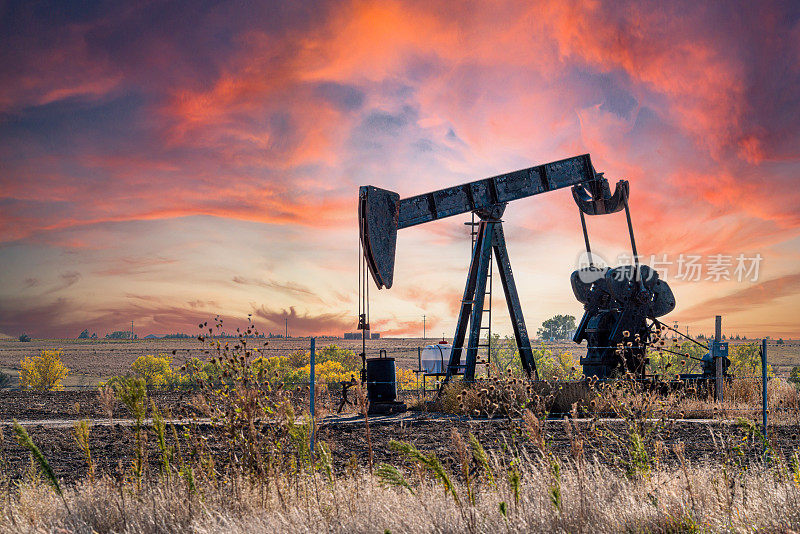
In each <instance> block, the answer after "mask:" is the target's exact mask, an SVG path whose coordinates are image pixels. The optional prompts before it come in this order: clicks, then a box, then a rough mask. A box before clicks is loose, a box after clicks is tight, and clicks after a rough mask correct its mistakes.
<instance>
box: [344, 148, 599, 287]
mask: <svg viewBox="0 0 800 534" xmlns="http://www.w3.org/2000/svg"><path fill="white" fill-rule="evenodd" d="M596 177H597V175H596V173H595V171H594V167H592V161H591V158H590V157H589V154H583V155H581V156H575V157H572V158H567V159H563V160H559V161H554V162H552V163H546V164H544V165H537V166H535V167H530V168H527V169H521V170H518V171H513V172H509V173H505V174H500V175H498V176H493V177H491V178H484V179H482V180H477V181H474V182H469V183H466V184H461V185H456V186H453V187H447V188H445V189H439V190H437V191H432V192H430V193H425V194H423V195H417V196H414V197H409V198H404V199H402V200H401V199H400V196H399V195H398V194H397V193H395V192H393V191H388V190H386V189H381V188H378V187H374V186H362V187H361V188H360V189H359V204H358V206H359V234H360V239H361V243H362V244H363V248H364V256H365V258H366V260H367V266H368V267H369V270H370V273H372V277H373V279H374V280H375V284H376V285H377V286H378V288H379V289H380V288H383V287H386V288H389V287H392V282H393V279H394V263H395V258H394V256H395V249H396V245H397V230H399V229H401V228H408V227H409V226H415V225H417V224H422V223H425V222H429V221H434V220H437V219H442V218H445V217H451V216H453V215H458V214H461V213H468V212H470V211H474V212H476V213H477V214H478V215H479V216H481V218H484V219H490V218H492V217H499V215H500V214H502V211H503V208H504V207H505V204H506V203H508V202H510V201H512V200H518V199H521V198H525V197H529V196H533V195H537V194H539V193H545V192H547V191H553V190H555V189H561V188H564V187H569V186H572V185H576V184H581V183H584V182H587V181H593V180H595V179H596Z"/></svg>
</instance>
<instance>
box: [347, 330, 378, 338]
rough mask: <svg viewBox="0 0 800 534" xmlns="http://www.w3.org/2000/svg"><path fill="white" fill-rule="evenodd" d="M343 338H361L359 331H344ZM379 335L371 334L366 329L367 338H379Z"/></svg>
mask: <svg viewBox="0 0 800 534" xmlns="http://www.w3.org/2000/svg"><path fill="white" fill-rule="evenodd" d="M342 337H343V338H344V339H361V332H345V333H344V336H342ZM380 338H381V335H380V334H378V333H375V334H371V333H370V331H369V330H367V339H380Z"/></svg>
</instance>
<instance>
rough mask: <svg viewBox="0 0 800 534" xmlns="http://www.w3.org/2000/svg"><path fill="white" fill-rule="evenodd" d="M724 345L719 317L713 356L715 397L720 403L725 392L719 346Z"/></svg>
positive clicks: (719, 318) (715, 326) (716, 321)
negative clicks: (723, 389)
mask: <svg viewBox="0 0 800 534" xmlns="http://www.w3.org/2000/svg"><path fill="white" fill-rule="evenodd" d="M720 343H722V316H721V315H717V317H716V319H715V321H714V345H713V349H712V350H713V352H712V353H711V356H712V357H713V358H714V364H715V365H716V369H715V373H714V374H715V375H716V381H715V386H714V396H715V397H716V400H717V401H718V402H722V401H723V391H722V375H723V374H724V373H723V370H722V358H720V354H719V352H720V350H719V344H720Z"/></svg>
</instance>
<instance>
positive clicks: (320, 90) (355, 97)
mask: <svg viewBox="0 0 800 534" xmlns="http://www.w3.org/2000/svg"><path fill="white" fill-rule="evenodd" d="M314 93H315V94H316V95H317V96H319V97H320V98H322V99H323V100H326V101H327V102H330V103H331V104H333V105H334V106H336V107H337V108H339V109H341V110H342V111H355V110H357V109H359V108H361V106H362V105H363V104H364V98H365V95H364V92H363V91H362V90H361V89H359V88H358V87H356V86H354V85H346V84H341V83H335V82H321V83H318V84H316V85H315V86H314Z"/></svg>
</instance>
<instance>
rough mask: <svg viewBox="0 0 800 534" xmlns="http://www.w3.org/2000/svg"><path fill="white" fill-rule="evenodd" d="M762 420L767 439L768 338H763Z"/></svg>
mask: <svg viewBox="0 0 800 534" xmlns="http://www.w3.org/2000/svg"><path fill="white" fill-rule="evenodd" d="M761 422H762V423H763V425H764V439H767V340H766V339H762V340H761Z"/></svg>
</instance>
